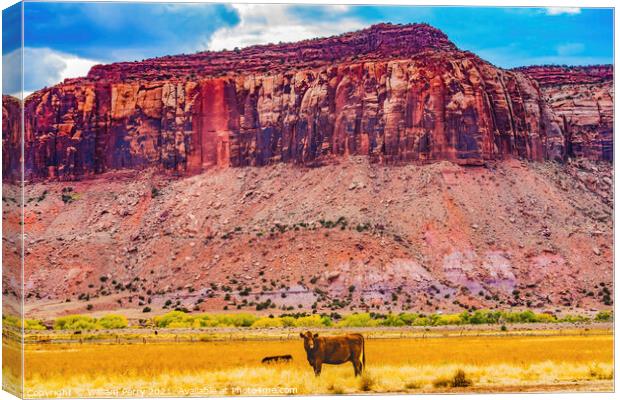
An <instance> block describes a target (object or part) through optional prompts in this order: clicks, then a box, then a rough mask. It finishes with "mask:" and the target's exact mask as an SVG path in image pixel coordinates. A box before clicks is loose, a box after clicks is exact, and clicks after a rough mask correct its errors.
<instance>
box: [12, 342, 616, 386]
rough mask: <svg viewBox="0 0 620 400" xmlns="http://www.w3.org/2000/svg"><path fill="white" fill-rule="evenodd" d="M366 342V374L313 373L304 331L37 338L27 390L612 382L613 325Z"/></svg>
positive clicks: (337, 369)
mask: <svg viewBox="0 0 620 400" xmlns="http://www.w3.org/2000/svg"><path fill="white" fill-rule="evenodd" d="M366 350H367V357H366V362H367V370H366V371H365V373H364V374H363V375H362V376H361V377H357V378H356V377H354V375H353V367H352V366H351V364H346V365H342V366H331V365H327V366H324V368H323V374H322V375H321V377H319V378H315V377H314V374H313V372H312V370H311V368H310V367H309V366H308V365H307V361H306V360H305V354H304V352H303V346H302V344H301V341H300V340H289V341H234V342H206V343H202V342H200V343H162V344H131V345H129V344H125V345H123V344H120V345H119V344H107V345H93V344H84V345H79V344H70V345H50V344H47V345H30V346H27V352H26V374H25V378H26V395H29V396H31V397H42V396H44V397H55V396H57V395H64V396H67V395H71V396H74V397H75V396H80V397H93V396H110V395H124V396H132V395H133V396H149V395H150V396H154V395H168V396H170V395H176V396H182V395H196V396H197V395H208V394H211V395H214V394H246V395H249V394H288V393H289V392H290V391H289V390H287V388H290V389H291V390H292V391H293V392H294V393H297V394H311V393H332V394H342V393H359V392H366V393H369V392H426V391H437V390H442V391H445V390H488V391H494V390H496V388H501V387H507V386H510V387H513V386H514V387H527V386H534V385H556V384H562V383H570V382H584V383H586V382H593V381H607V382H608V383H609V385H608V387H607V386H604V387H605V388H608V389H611V387H612V381H611V380H612V378H613V353H612V352H613V336H612V335H611V334H607V335H595V336H575V335H571V336H555V337H485V338H477V337H462V338H430V339H391V340H390V339H375V340H367V341H366ZM5 351H7V348H6V347H5ZM275 354H292V355H293V357H294V361H293V362H292V363H290V364H279V365H273V366H263V365H261V364H260V360H261V359H262V358H263V357H265V356H268V355H275ZM459 370H461V371H462V374H460V373H458V371H459ZM3 372H5V374H6V373H7V372H9V371H7V370H5V371H3ZM439 381H447V382H450V384H448V385H446V386H448V387H450V388H451V389H444V388H440V389H436V388H434V383H436V382H439ZM457 381H458V382H457ZM454 382H457V383H458V384H452V383H454ZM463 383H467V385H465V384H463ZM468 385H471V386H470V387H466V388H460V389H452V388H453V387H457V388H458V387H463V386H468ZM68 388H69V389H70V390H71V391H70V392H67V391H66V390H67V389H68ZM485 388H486V389H485ZM61 390H65V392H60V391H61Z"/></svg>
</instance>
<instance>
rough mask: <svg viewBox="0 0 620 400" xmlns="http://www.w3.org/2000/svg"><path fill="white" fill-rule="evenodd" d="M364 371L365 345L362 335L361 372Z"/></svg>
mask: <svg viewBox="0 0 620 400" xmlns="http://www.w3.org/2000/svg"><path fill="white" fill-rule="evenodd" d="M365 369H366V344H365V341H364V336H363V335H362V371H363V370H365Z"/></svg>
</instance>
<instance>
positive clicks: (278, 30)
mask: <svg viewBox="0 0 620 400" xmlns="http://www.w3.org/2000/svg"><path fill="white" fill-rule="evenodd" d="M232 7H234V8H235V10H236V11H237V13H238V14H239V18H240V22H239V24H237V25H235V26H233V27H226V28H222V29H219V30H217V31H215V32H214V33H213V35H212V36H211V37H210V38H209V40H208V44H207V47H208V48H209V49H210V50H222V49H228V50H232V49H233V48H235V47H240V48H242V47H247V46H251V45H255V44H267V43H278V42H295V41H299V40H304V39H312V38H315V37H324V36H331V35H336V34H340V33H344V32H349V31H354V30H357V29H360V28H362V27H363V26H364V23H363V22H362V21H359V20H357V19H354V18H343V19H341V20H339V21H337V22H334V21H333V20H323V21H317V20H302V19H301V18H300V17H298V16H297V15H295V13H293V12H292V6H289V5H281V4H269V5H265V4H233V5H232ZM325 8H326V10H328V11H329V12H331V13H333V14H342V13H344V12H346V11H348V7H347V6H325Z"/></svg>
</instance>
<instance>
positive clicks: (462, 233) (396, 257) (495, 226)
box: [4, 158, 613, 316]
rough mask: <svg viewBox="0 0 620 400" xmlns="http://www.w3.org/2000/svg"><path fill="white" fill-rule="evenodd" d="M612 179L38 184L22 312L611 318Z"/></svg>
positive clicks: (256, 176)
mask: <svg viewBox="0 0 620 400" xmlns="http://www.w3.org/2000/svg"><path fill="white" fill-rule="evenodd" d="M612 179H613V177H612V171H611V166H610V165H609V164H608V163H602V164H592V163H590V162H586V161H582V162H581V163H569V164H567V165H563V166H562V165H558V164H555V163H524V162H520V161H516V160H515V161H506V162H502V163H497V164H488V165H487V166H486V167H484V166H483V167H463V166H458V165H456V164H452V163H449V162H440V163H435V164H431V165H424V166H419V165H406V166H389V167H386V166H381V165H378V164H369V163H368V162H367V160H366V159H364V158H359V159H357V158H352V159H349V160H347V161H344V162H342V163H340V164H336V165H329V166H324V167H320V168H314V169H307V168H291V167H290V166H286V165H275V166H270V167H262V168H243V169H239V168H230V169H225V170H213V171H210V172H207V173H204V174H201V175H197V176H193V177H189V178H181V179H170V178H166V177H163V176H161V175H158V174H156V173H151V172H150V171H142V172H136V171H126V172H116V173H114V174H113V175H112V174H104V175H102V176H101V177H100V178H99V179H92V180H86V181H82V182H71V183H62V182H55V183H37V184H31V185H28V186H27V188H26V201H27V205H26V218H25V220H26V232H27V235H28V240H27V250H26V253H27V256H26V257H27V258H26V271H25V276H26V295H27V296H28V298H27V300H26V303H27V310H28V312H29V315H32V316H51V315H57V314H64V313H84V312H89V311H90V312H94V313H97V312H104V311H107V310H111V309H122V310H125V312H127V313H129V314H131V315H134V316H146V315H149V314H143V313H142V310H143V308H144V307H147V306H148V307H150V308H151V309H152V312H151V314H153V313H159V312H165V311H167V310H169V309H170V308H175V307H180V308H187V309H188V310H193V309H196V310H209V311H221V310H224V308H225V307H227V308H228V309H229V310H236V309H237V308H240V309H242V310H248V311H249V310H252V311H256V306H257V304H258V305H259V307H258V308H259V309H261V308H263V307H264V306H265V305H267V304H269V303H267V301H268V300H270V301H271V303H275V305H276V308H267V309H266V310H264V312H267V313H273V312H277V311H280V312H281V311H282V308H283V307H284V308H288V311H291V309H294V310H299V309H301V310H311V308H312V307H313V306H314V307H316V308H317V309H318V311H321V312H323V311H331V310H334V311H342V310H348V309H353V310H355V309H357V310H359V309H365V308H371V309H379V310H382V311H388V310H400V309H413V310H417V311H434V310H436V309H440V310H445V311H459V310H463V309H465V308H470V307H472V306H474V307H491V308H492V307H500V308H509V307H511V306H524V307H525V306H529V307H532V308H537V309H541V310H556V309H561V310H569V309H582V310H594V309H601V308H609V305H610V304H611V301H612V299H611V298H609V296H606V293H607V290H611V289H612V288H611V285H612V232H613V231H612V221H611V214H612V208H611V206H612V201H613V199H612V198H611V197H610V196H611V193H612V191H611V184H612ZM5 201H9V200H8V199H5ZM10 278H11V277H9V276H5V278H4V279H10ZM602 285H604V287H605V288H608V289H604V287H603V286H602ZM244 302H245V303H244ZM166 303H168V306H167V308H162V307H164V306H166ZM605 303H607V305H605ZM267 307H270V306H267Z"/></svg>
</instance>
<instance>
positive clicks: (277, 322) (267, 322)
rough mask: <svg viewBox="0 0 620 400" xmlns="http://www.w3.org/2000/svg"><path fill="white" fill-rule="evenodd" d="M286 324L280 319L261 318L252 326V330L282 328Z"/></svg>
mask: <svg viewBox="0 0 620 400" xmlns="http://www.w3.org/2000/svg"><path fill="white" fill-rule="evenodd" d="M283 326H284V322H282V319H280V318H268V317H263V318H259V319H257V320H256V321H254V323H253V324H252V328H281V327H283Z"/></svg>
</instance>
